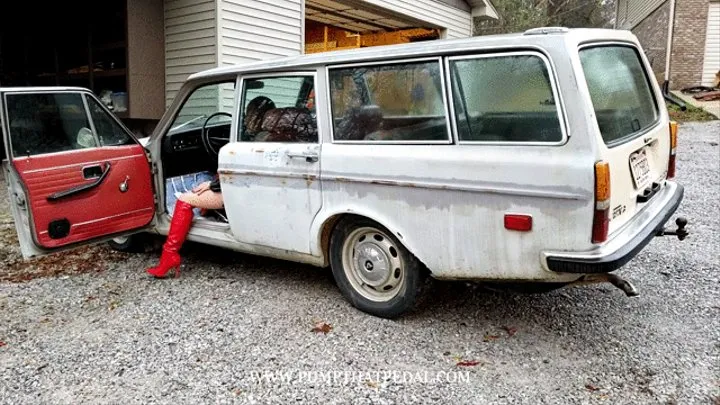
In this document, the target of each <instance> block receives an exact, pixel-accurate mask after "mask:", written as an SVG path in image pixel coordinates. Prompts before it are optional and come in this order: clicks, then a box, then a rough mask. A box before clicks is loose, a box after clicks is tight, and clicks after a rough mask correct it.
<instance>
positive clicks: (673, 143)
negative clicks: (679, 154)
mask: <svg viewBox="0 0 720 405" xmlns="http://www.w3.org/2000/svg"><path fill="white" fill-rule="evenodd" d="M677 129H678V125H677V122H675V121H670V159H669V160H668V170H667V178H668V179H672V178H673V177H675V152H676V149H677Z"/></svg>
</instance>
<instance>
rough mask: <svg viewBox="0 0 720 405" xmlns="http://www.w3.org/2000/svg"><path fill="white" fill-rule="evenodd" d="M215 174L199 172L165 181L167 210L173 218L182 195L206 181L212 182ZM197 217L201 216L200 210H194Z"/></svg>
mask: <svg viewBox="0 0 720 405" xmlns="http://www.w3.org/2000/svg"><path fill="white" fill-rule="evenodd" d="M213 177H214V176H213V174H212V173H210V172H198V173H192V174H185V175H182V176H177V177H170V178H168V179H167V180H165V209H167V212H168V213H169V214H170V215H171V216H172V214H173V210H175V203H176V202H177V199H178V197H179V196H180V194H183V193H187V192H189V191H192V189H193V188H195V187H196V186H197V185H199V184H201V183H204V182H206V181H212V179H213ZM193 212H194V213H195V216H199V215H200V208H194V209H193Z"/></svg>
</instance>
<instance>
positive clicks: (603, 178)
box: [592, 162, 610, 243]
mask: <svg viewBox="0 0 720 405" xmlns="http://www.w3.org/2000/svg"><path fill="white" fill-rule="evenodd" d="M609 229H610V165H609V164H608V163H607V162H597V163H595V212H594V214H593V227H592V242H593V243H602V242H605V241H606V240H607V237H608V230H609Z"/></svg>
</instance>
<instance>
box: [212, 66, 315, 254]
mask: <svg viewBox="0 0 720 405" xmlns="http://www.w3.org/2000/svg"><path fill="white" fill-rule="evenodd" d="M292 76H303V77H312V79H313V89H312V90H314V94H315V101H314V102H315V105H316V109H315V111H316V116H315V125H316V126H317V130H318V139H317V141H316V142H313V143H296V142H288V143H282V142H280V143H276V142H244V141H242V140H241V134H240V132H241V122H242V119H243V117H244V112H245V111H244V108H245V106H244V102H245V99H244V97H245V95H244V86H245V81H246V80H248V79H255V78H261V79H267V78H274V77H279V78H282V77H292ZM319 80H322V78H321V75H320V74H319V72H318V69H317V68H314V67H313V68H305V69H288V70H274V69H273V70H262V71H252V72H247V73H243V72H241V73H239V74H238V84H237V87H236V96H237V98H236V100H237V106H236V109H237V110H236V111H237V114H236V116H235V118H234V123H235V126H234V127H233V128H232V129H231V130H232V133H231V137H230V142H229V144H237V145H256V146H259V145H268V144H286V145H290V146H292V147H295V148H297V146H298V145H302V146H304V148H303V149H306V150H308V151H309V150H310V149H314V151H313V152H312V156H307V157H306V156H300V155H296V154H288V158H289V159H290V160H292V159H298V158H303V157H305V158H306V159H310V158H316V159H317V160H314V161H312V162H311V161H310V160H308V162H309V163H312V164H313V165H316V167H317V169H316V170H315V171H316V172H317V173H316V175H309V176H308V178H306V179H305V180H302V181H303V182H306V183H307V184H308V187H311V184H312V183H315V186H316V187H318V188H319V189H318V190H317V192H318V195H317V197H318V207H317V210H316V212H315V213H314V214H313V215H312V216H311V217H310V218H309V219H308V226H307V229H305V230H303V232H305V233H304V235H305V236H304V237H305V239H306V240H307V246H306V247H303V249H302V251H294V250H292V249H290V250H288V249H285V248H278V247H277V246H274V245H272V244H265V243H253V242H251V241H247V240H243V239H241V238H240V237H239V236H238V235H235V234H234V233H233V237H235V238H236V240H237V242H238V243H239V244H242V245H244V246H256V247H262V249H273V250H278V251H283V252H287V255H288V256H292V257H301V256H302V257H307V258H309V257H311V256H314V255H312V253H311V252H313V245H314V240H313V235H312V225H313V223H314V219H315V218H316V216H317V215H318V213H319V212H320V211H321V210H322V187H321V185H320V182H319V178H320V173H321V161H320V156H321V150H322V145H323V143H324V141H325V136H326V132H327V131H326V129H325V123H324V121H323V117H322V111H323V110H322V109H323V108H324V107H323V104H322V103H323V101H320V97H319V91H320V88H319V84H318V81H319ZM259 149H263V148H259ZM220 170H221V167H220V166H219V167H218V171H219V172H220ZM220 173H221V176H220V179H221V184H222V183H223V182H224V181H225V180H224V177H225V176H223V173H222V172H220ZM256 177H259V178H262V177H263V176H262V175H259V176H256ZM271 177H272V176H271ZM290 180H292V179H290ZM295 180H297V179H295ZM237 207H238V204H233V203H232V202H231V201H228V202H227V203H226V213H227V214H228V218H229V219H230V223H232V219H231V217H233V216H234V215H233V214H234V210H235V209H238V208H237ZM241 215H242V213H238V216H241ZM231 227H232V225H231ZM298 231H299V230H298ZM314 259H317V258H314ZM313 261H316V260H313Z"/></svg>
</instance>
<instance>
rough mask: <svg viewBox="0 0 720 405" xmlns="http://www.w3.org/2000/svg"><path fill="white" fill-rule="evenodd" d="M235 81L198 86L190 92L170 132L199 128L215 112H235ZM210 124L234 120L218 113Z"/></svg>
mask: <svg viewBox="0 0 720 405" xmlns="http://www.w3.org/2000/svg"><path fill="white" fill-rule="evenodd" d="M234 95H235V82H232V83H220V84H209V85H205V86H202V87H199V88H197V89H196V90H195V91H193V92H192V94H190V97H188V99H187V100H186V101H185V103H184V104H183V106H182V108H181V109H180V111H179V112H178V115H177V116H176V117H175V120H174V121H173V123H172V125H171V126H170V131H169V133H171V134H172V133H174V132H180V131H186V130H188V129H198V128H201V127H202V126H203V124H205V121H206V120H207V119H208V118H209V117H210V116H211V115H213V114H215V113H222V112H226V113H228V114H233V112H234V111H235V103H234ZM210 121H211V122H210V123H209V124H212V125H218V124H221V123H223V124H226V123H228V122H230V121H232V118H231V117H230V116H229V115H227V114H218V115H215V116H214V117H212V119H211V120H210Z"/></svg>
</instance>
